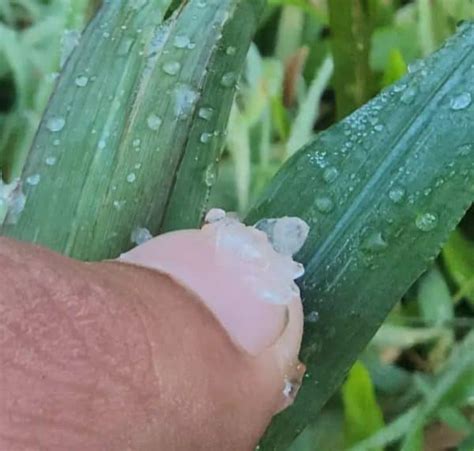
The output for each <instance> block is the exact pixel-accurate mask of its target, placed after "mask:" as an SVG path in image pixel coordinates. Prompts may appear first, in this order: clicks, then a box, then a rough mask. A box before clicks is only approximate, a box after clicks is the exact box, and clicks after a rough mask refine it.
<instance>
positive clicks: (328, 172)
mask: <svg viewBox="0 0 474 451" xmlns="http://www.w3.org/2000/svg"><path fill="white" fill-rule="evenodd" d="M338 177H339V171H338V170H337V168H335V167H334V166H330V167H328V168H326V169H325V170H324V172H323V180H324V181H325V182H326V183H332V182H334V181H335V180H336V179H337V178H338Z"/></svg>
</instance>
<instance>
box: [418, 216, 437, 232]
mask: <svg viewBox="0 0 474 451" xmlns="http://www.w3.org/2000/svg"><path fill="white" fill-rule="evenodd" d="M415 224H416V227H417V228H418V229H419V230H421V231H422V232H430V231H431V230H433V229H434V228H435V227H436V226H437V224H438V217H437V216H436V215H434V214H433V213H423V214H420V215H418V216H417V217H416V220H415Z"/></svg>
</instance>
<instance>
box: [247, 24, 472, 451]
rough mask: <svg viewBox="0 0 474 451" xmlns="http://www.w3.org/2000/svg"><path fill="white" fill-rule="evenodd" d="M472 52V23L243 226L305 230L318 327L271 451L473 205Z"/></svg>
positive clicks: (353, 119) (267, 197) (315, 146)
mask: <svg viewBox="0 0 474 451" xmlns="http://www.w3.org/2000/svg"><path fill="white" fill-rule="evenodd" d="M473 44H474V25H466V26H464V27H463V28H462V29H461V31H460V32H459V33H458V35H457V36H456V37H455V38H453V39H451V40H450V41H449V43H447V44H446V45H445V46H444V47H443V48H442V49H441V50H439V51H438V52H437V53H435V54H433V55H431V56H430V57H429V58H428V59H427V60H426V61H424V62H419V63H418V64H417V66H416V68H413V69H412V71H411V73H410V74H409V75H407V76H406V77H405V78H403V79H402V80H401V81H400V82H398V83H397V84H396V85H394V86H393V87H391V88H389V89H387V90H385V91H383V92H382V93H381V94H380V95H379V96H378V97H377V98H375V99H374V100H372V101H371V102H369V103H368V104H367V105H365V106H364V107H362V108H361V109H359V110H358V111H356V112H355V113H354V114H352V115H351V116H349V117H348V118H347V119H346V120H344V121H342V122H340V123H338V124H336V125H335V126H333V127H331V128H330V129H329V130H327V131H325V132H323V133H321V134H319V136H318V137H317V138H316V140H315V141H313V142H312V143H310V144H309V145H307V146H306V147H305V148H303V150H302V151H300V152H299V153H297V154H296V155H295V156H294V157H293V158H292V159H291V160H290V161H289V162H288V163H287V164H286V165H285V166H284V167H283V168H282V170H280V172H279V173H278V174H277V175H276V177H275V178H274V179H273V181H272V183H271V184H270V186H269V187H268V189H267V190H266V192H265V193H264V195H263V196H262V197H261V199H260V200H259V201H258V202H257V204H256V206H255V208H254V209H253V210H252V211H251V212H250V214H249V216H248V218H247V220H248V221H249V222H250V223H253V222H255V221H257V220H258V219H259V218H263V217H278V216H283V215H290V216H295V215H296V216H300V217H302V218H303V219H305V220H306V221H307V222H308V223H309V224H310V226H311V232H310V236H309V238H308V241H307V243H306V245H305V247H304V249H303V251H302V252H301V253H300V256H299V258H300V259H301V260H302V261H303V262H304V263H305V267H306V275H305V278H304V280H303V281H302V284H301V287H302V291H303V297H304V299H305V303H304V306H305V310H306V313H307V314H310V313H311V312H312V311H317V312H318V313H319V318H320V319H319V321H318V322H317V323H315V324H311V323H308V324H307V325H306V329H305V331H306V334H305V338H304V343H303V347H302V352H301V355H302V358H303V361H304V362H305V363H306V364H307V367H308V371H309V374H310V378H309V379H308V380H307V381H306V383H305V384H304V385H303V387H302V390H301V391H302V393H301V396H300V397H299V398H298V399H297V400H296V402H295V405H294V406H293V407H292V408H290V409H288V410H287V411H286V412H284V413H283V414H282V415H280V416H279V417H278V418H277V419H276V420H275V421H274V423H273V428H272V429H271V430H270V432H269V434H268V436H267V439H266V440H267V441H266V442H264V443H266V444H267V445H268V446H271V447H275V449H282V448H284V446H285V444H286V440H288V439H289V436H290V435H293V434H296V433H297V432H298V431H300V430H301V428H302V427H303V426H306V425H307V423H308V421H310V418H311V417H312V416H315V415H316V414H317V412H318V411H319V409H320V408H321V406H322V405H323V404H324V403H325V402H326V401H327V400H328V398H329V396H330V395H331V394H332V393H333V391H334V390H335V389H336V388H337V386H338V385H339V384H340V382H342V379H343V377H344V375H345V373H346V372H347V370H348V369H349V367H350V366H351V365H352V363H353V361H354V360H355V359H356V357H357V356H358V354H359V353H360V352H361V351H362V350H363V348H364V347H365V346H366V345H367V343H368V342H369V340H370V338H371V337H372V335H373V334H374V333H375V331H376V330H377V328H378V327H379V326H380V323H381V322H382V321H383V319H384V317H385V316H386V315H387V314H388V312H389V311H390V310H391V308H392V307H393V305H394V304H395V303H396V301H397V300H399V299H400V297H401V296H402V295H403V293H404V292H405V291H406V290H407V289H408V288H409V286H410V285H411V284H412V283H413V282H414V281H415V280H416V278H417V277H418V276H419V275H420V274H421V272H422V271H424V270H425V268H426V266H427V265H428V263H429V262H430V261H432V260H433V258H434V257H435V256H436V254H437V253H438V252H439V250H440V247H441V245H442V244H443V243H444V242H445V241H446V240H447V238H448V234H449V233H450V232H451V230H452V229H453V228H454V227H455V226H456V224H457V222H458V221H459V220H460V218H461V217H462V214H463V213H464V212H465V211H466V209H467V208H468V207H469V205H470V204H471V202H472V200H473V198H474V146H473V145H472V144H471V143H472V142H473V141H474V135H473V129H472V127H471V126H470V124H471V123H472V120H473V118H474V116H473V111H474V109H473V107H474V104H473V103H472V101H471V100H470V94H468V93H469V91H470V90H471V85H470V83H471V77H470V76H469V75H468V73H469V72H470V71H471V70H472V65H473V63H474V54H473V53H472V52H471V46H472V45H473ZM465 99H467V100H468V101H464V100H465ZM446 148H450V149H453V150H452V151H451V152H446V151H445V149H446ZM308 180H311V181H312V183H311V185H308ZM383 281H386V283H382V282H383Z"/></svg>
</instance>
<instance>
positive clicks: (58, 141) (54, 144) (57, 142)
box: [53, 139, 61, 146]
mask: <svg viewBox="0 0 474 451" xmlns="http://www.w3.org/2000/svg"><path fill="white" fill-rule="evenodd" d="M59 144H61V141H60V140H59V139H55V140H54V141H53V146H59Z"/></svg>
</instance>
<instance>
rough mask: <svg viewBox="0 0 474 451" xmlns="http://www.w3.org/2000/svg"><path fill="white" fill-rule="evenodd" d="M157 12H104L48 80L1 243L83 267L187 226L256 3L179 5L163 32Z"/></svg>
mask: <svg viewBox="0 0 474 451" xmlns="http://www.w3.org/2000/svg"><path fill="white" fill-rule="evenodd" d="M169 3H170V1H169V0H161V1H159V0H153V1H152V0H148V1H147V0H127V1H125V0H121V1H117V2H107V3H105V4H104V6H103V8H102V10H101V12H100V13H99V15H98V17H97V18H96V19H95V21H94V22H93V23H92V24H91V25H90V26H89V27H88V29H87V31H86V32H85V34H84V36H83V38H82V45H81V46H80V47H79V48H78V49H77V51H76V52H74V54H73V55H72V57H71V60H70V61H69V63H68V64H67V66H66V68H65V71H64V73H63V74H62V76H61V79H60V80H59V83H58V86H57V89H56V91H55V93H54V95H53V97H52V99H51V102H50V105H49V108H48V110H47V111H46V114H45V117H44V119H43V122H42V125H41V126H40V129H39V132H38V135H37V138H36V141H35V144H34V147H33V151H32V152H31V155H30V157H29V160H28V163H27V166H26V169H25V171H24V175H23V179H24V180H25V181H26V184H25V187H26V199H27V200H26V206H25V209H24V211H23V213H22V214H21V216H20V219H19V221H18V223H17V224H15V225H13V226H7V227H4V229H3V232H4V233H6V234H9V235H11V236H14V237H16V238H19V239H23V240H27V241H33V242H37V243H40V244H43V245H45V246H48V247H50V248H52V249H55V250H57V251H60V252H63V253H65V254H68V255H71V256H73V257H76V258H81V259H87V260H95V259H102V258H110V257H114V256H117V255H118V254H119V253H120V252H123V251H124V250H126V249H128V248H129V247H131V246H132V244H133V243H132V235H133V231H134V230H135V231H136V230H143V229H145V228H146V229H147V230H149V232H151V233H152V234H153V235H155V234H157V233H158V232H159V231H160V230H163V229H164V228H169V227H175V228H177V227H185V226H188V227H190V226H197V225H198V224H199V222H200V220H201V216H202V213H203V210H204V204H205V202H206V200H207V196H208V193H209V190H210V186H211V185H212V184H213V182H214V179H215V177H214V168H215V166H216V159H218V157H219V154H220V149H221V147H222V143H223V140H224V133H223V131H224V128H225V125H226V122H227V118H228V115H229V111H230V107H231V105H232V100H233V96H234V91H235V85H236V82H237V78H238V75H239V72H240V70H241V68H242V66H243V62H244V59H245V55H246V52H247V49H248V46H249V44H250V40H251V37H252V35H253V32H254V30H255V27H256V23H257V20H258V17H259V14H260V13H261V12H262V10H263V5H264V0H258V1H254V0H223V1H222V0H206V1H203V0H190V1H189V2H183V4H182V6H181V7H179V8H178V9H177V10H176V11H175V13H174V14H173V15H172V16H171V17H170V18H169V19H168V20H167V21H166V22H164V23H163V22H162V16H163V14H164V12H165V11H166V8H167V7H168V6H169ZM238 32H239V40H237V39H236V36H237V33H238ZM230 41H232V43H233V46H232V45H231V44H230ZM184 182H186V186H184V185H185V183H184ZM191 194H192V195H191ZM180 212H182V213H180Z"/></svg>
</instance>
